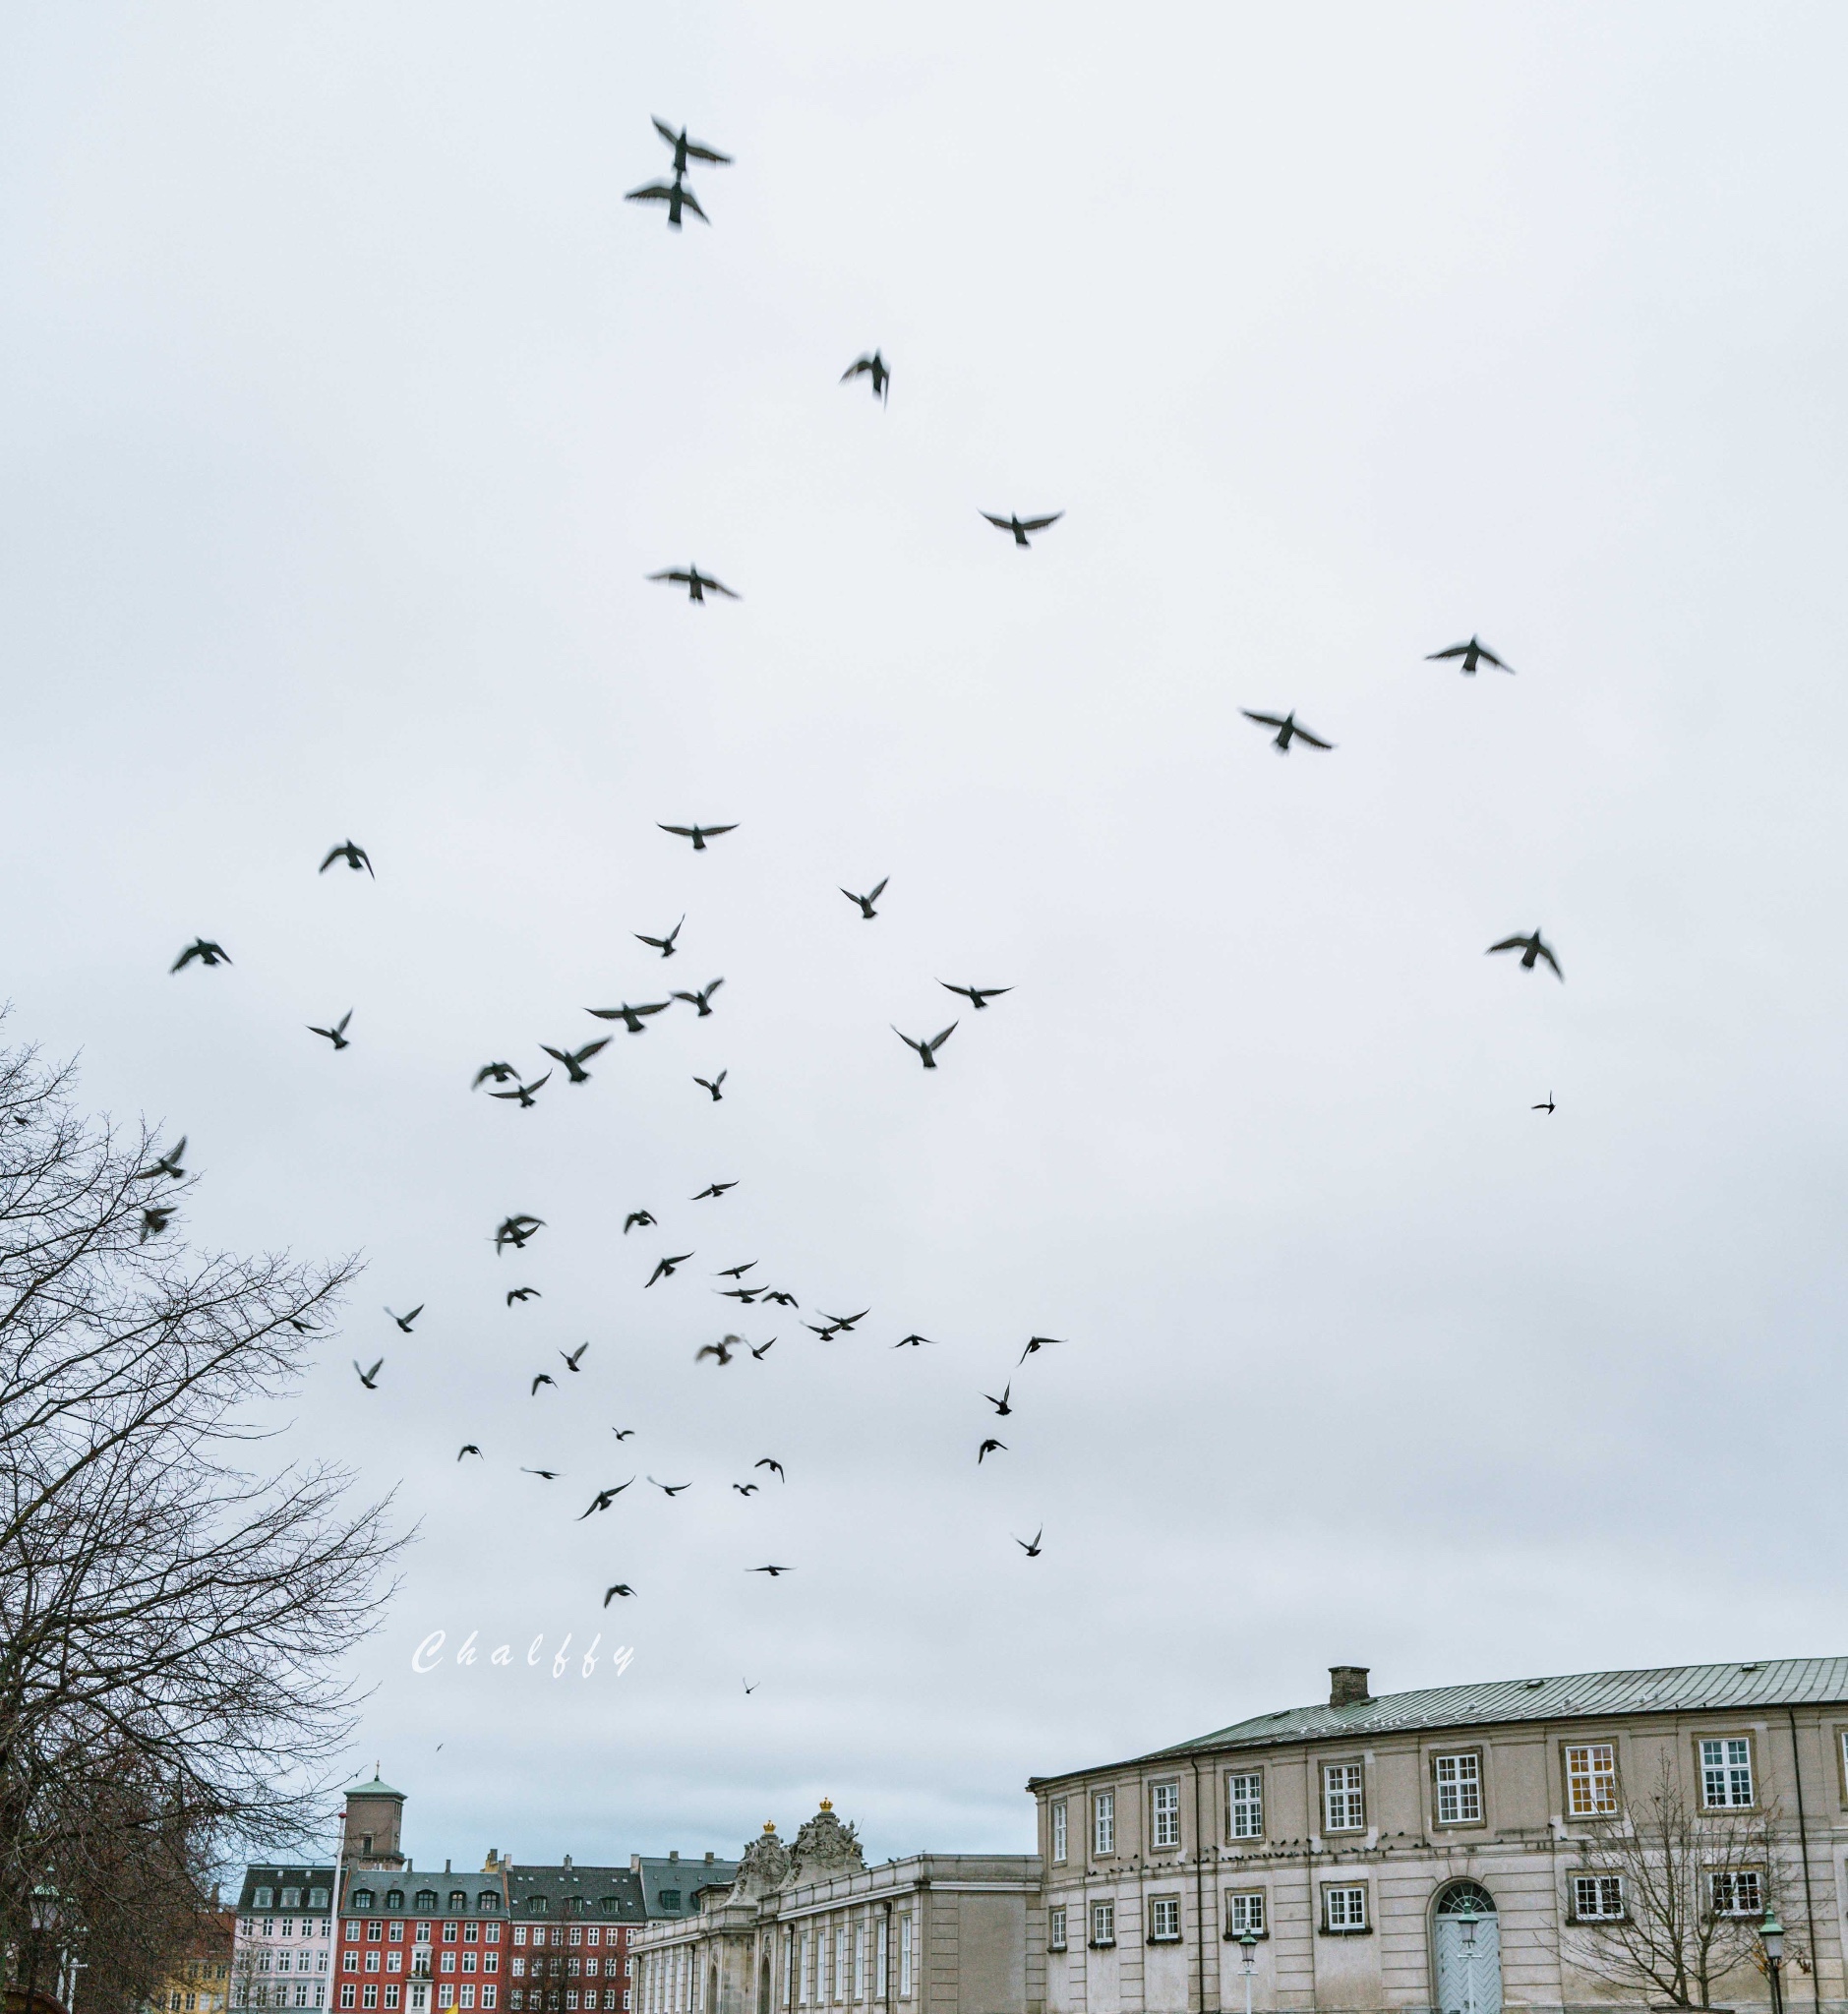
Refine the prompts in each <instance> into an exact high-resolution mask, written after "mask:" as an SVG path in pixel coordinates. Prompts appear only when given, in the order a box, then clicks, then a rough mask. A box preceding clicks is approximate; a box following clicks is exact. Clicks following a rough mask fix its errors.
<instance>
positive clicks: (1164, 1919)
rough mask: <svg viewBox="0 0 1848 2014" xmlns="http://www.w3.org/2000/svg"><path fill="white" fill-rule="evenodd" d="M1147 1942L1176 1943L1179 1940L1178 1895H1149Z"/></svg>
mask: <svg viewBox="0 0 1848 2014" xmlns="http://www.w3.org/2000/svg"><path fill="white" fill-rule="evenodd" d="M1149 1942H1150V1943H1151V1944H1178V1943H1179V1942H1180V1897H1179V1896H1178V1895H1152V1896H1150V1898H1149Z"/></svg>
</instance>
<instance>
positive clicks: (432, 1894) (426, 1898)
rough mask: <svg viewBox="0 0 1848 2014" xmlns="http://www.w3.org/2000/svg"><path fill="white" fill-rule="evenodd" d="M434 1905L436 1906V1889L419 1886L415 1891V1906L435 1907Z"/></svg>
mask: <svg viewBox="0 0 1848 2014" xmlns="http://www.w3.org/2000/svg"><path fill="white" fill-rule="evenodd" d="M436 1906H437V1891H436V1890H435V1889H434V1888H420V1889H418V1891H417V1907H418V1908H419V1909H435V1908H436Z"/></svg>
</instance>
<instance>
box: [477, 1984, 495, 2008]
mask: <svg viewBox="0 0 1848 2014" xmlns="http://www.w3.org/2000/svg"><path fill="white" fill-rule="evenodd" d="M496 1990H497V1988H495V1987H494V1986H483V1987H482V1989H481V2004H482V2005H483V2006H484V2007H492V2006H493V2005H494V1999H495V1993H496Z"/></svg>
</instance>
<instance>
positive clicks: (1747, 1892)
mask: <svg viewBox="0 0 1848 2014" xmlns="http://www.w3.org/2000/svg"><path fill="white" fill-rule="evenodd" d="M1713 1914H1714V1915H1715V1916H1762V1915H1763V1914H1764V1882H1763V1880H1762V1879H1761V1877H1760V1876H1759V1870H1758V1868H1757V1867H1734V1868H1732V1869H1731V1870H1729V1871H1728V1872H1726V1873H1723V1874H1715V1875H1714V1876H1713Z"/></svg>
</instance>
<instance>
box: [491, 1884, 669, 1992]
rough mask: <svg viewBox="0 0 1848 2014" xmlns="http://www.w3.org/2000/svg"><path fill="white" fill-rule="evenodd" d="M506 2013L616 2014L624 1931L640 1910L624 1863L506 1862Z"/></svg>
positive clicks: (638, 1891)
mask: <svg viewBox="0 0 1848 2014" xmlns="http://www.w3.org/2000/svg"><path fill="white" fill-rule="evenodd" d="M507 1906H508V1911H509V1914H510V1916H511V1919H512V1923H511V1930H510V1937H511V1942H510V1944H509V1947H508V1953H507V1959H508V1965H507V1989H508V1990H507V2002H506V2005H507V2010H508V2014H590V2010H591V2009H592V2008H597V2009H600V2010H602V2014H622V2010H623V2009H625V2008H626V2006H627V2004H628V1981H627V1979H626V1970H627V1959H628V1935H629V1932H630V1930H631V1929H632V1928H633V1927H634V1926H635V1925H638V1924H640V1923H641V1922H642V1921H643V1919H644V1916H645V1910H644V1907H643V1902H642V1886H641V1880H640V1877H639V1876H638V1875H637V1874H636V1873H635V1871H634V1869H633V1868H632V1867H603V1866H576V1865H574V1864H573V1862H572V1861H571V1858H570V1856H569V1855H568V1854H567V1855H566V1857H565V1859H564V1860H563V1861H562V1862H561V1863H560V1864H559V1865H558V1866H555V1867H546V1866H541V1867H527V1866H508V1867H507Z"/></svg>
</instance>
